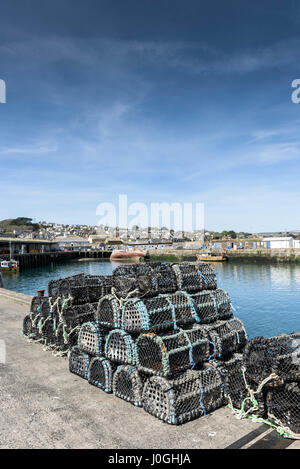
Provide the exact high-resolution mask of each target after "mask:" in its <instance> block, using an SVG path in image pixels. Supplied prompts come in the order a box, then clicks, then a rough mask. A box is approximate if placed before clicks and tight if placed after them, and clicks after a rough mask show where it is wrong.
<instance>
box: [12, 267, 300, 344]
mask: <svg viewBox="0 0 300 469" xmlns="http://www.w3.org/2000/svg"><path fill="white" fill-rule="evenodd" d="M116 265H118V264H115V263H114V264H112V263H110V262H89V261H87V262H78V261H74V262H69V263H67V264H55V265H51V266H47V267H42V268H32V269H29V270H25V271H23V272H20V273H19V274H15V275H12V274H9V275H5V276H4V288H7V289H8V290H14V291H17V292H21V293H26V294H29V295H35V294H36V290H37V289H38V288H44V289H45V290H46V292H47V285H48V282H49V281H50V280H52V279H57V278H60V277H64V276H67V275H72V274H75V273H79V272H85V273H88V274H93V275H95V274H105V275H107V274H111V272H112V270H113V268H115V266H116ZM215 268H216V270H217V275H218V282H219V286H220V287H221V288H224V289H225V290H226V291H227V292H228V293H229V295H230V297H231V299H232V303H233V305H234V307H235V315H236V316H238V317H239V318H240V319H241V320H242V321H243V322H244V324H245V326H246V329H247V333H248V335H249V338H251V337H254V336H257V335H263V336H265V337H270V336H272V335H275V334H279V333H289V332H293V331H300V266H298V265H292V264H281V265H270V264H254V263H252V264H250V263H249V264H246V263H241V262H240V263H234V262H226V263H222V264H221V263H220V264H215Z"/></svg>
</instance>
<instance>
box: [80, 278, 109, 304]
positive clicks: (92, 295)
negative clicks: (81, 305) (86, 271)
mask: <svg viewBox="0 0 300 469" xmlns="http://www.w3.org/2000/svg"><path fill="white" fill-rule="evenodd" d="M86 284H87V288H88V300H89V303H96V302H98V301H99V300H100V298H103V297H104V296H105V295H109V294H110V293H111V288H112V277H111V276H108V275H107V276H105V275H102V276H99V277H91V276H90V277H88V278H87V279H86Z"/></svg>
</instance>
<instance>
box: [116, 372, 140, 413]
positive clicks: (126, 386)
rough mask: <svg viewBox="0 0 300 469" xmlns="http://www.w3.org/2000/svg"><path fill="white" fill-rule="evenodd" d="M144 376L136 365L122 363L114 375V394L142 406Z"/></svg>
mask: <svg viewBox="0 0 300 469" xmlns="http://www.w3.org/2000/svg"><path fill="white" fill-rule="evenodd" d="M143 384H144V382H143V377H142V375H141V374H140V373H139V372H138V371H137V369H136V367H135V366H131V365H120V366H118V368H117V370H116V371H115V373H114V376H113V386H112V388H113V394H114V395H115V396H117V397H120V398H121V399H124V400H125V401H128V402H131V404H133V405H135V406H137V407H142V395H143Z"/></svg>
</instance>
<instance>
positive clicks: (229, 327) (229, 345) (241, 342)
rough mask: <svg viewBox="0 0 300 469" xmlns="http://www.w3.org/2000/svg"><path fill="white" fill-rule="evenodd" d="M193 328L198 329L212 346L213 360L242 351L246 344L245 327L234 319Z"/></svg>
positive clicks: (238, 320)
mask: <svg viewBox="0 0 300 469" xmlns="http://www.w3.org/2000/svg"><path fill="white" fill-rule="evenodd" d="M194 327H195V328H197V327H199V328H200V329H201V330H202V332H203V336H204V337H205V336H206V337H207V338H209V340H210V341H211V343H212V344H213V349H214V354H215V358H225V357H228V355H230V354H231V353H234V352H238V351H242V350H243V349H244V347H245V345H246V343H247V334H246V330H245V326H244V324H243V323H242V321H241V320H240V319H238V318H236V317H233V318H232V319H229V320H228V321H216V322H215V323H213V324H203V325H202V326H201V325H200V326H198V325H195V326H194Z"/></svg>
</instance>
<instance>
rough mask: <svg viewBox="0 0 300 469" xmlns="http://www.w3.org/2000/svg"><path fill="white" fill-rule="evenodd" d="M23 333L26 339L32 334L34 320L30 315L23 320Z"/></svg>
mask: <svg viewBox="0 0 300 469" xmlns="http://www.w3.org/2000/svg"><path fill="white" fill-rule="evenodd" d="M22 332H23V335H24V336H25V337H29V336H30V335H31V334H32V320H31V317H30V316H29V314H27V315H26V316H25V317H24V319H23V329H22ZM32 338H33V337H32Z"/></svg>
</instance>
